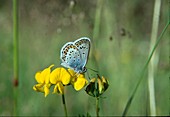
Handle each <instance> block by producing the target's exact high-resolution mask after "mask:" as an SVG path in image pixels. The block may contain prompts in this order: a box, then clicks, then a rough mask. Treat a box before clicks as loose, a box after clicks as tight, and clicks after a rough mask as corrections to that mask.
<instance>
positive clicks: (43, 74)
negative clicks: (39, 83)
mask: <svg viewBox="0 0 170 117" xmlns="http://www.w3.org/2000/svg"><path fill="white" fill-rule="evenodd" d="M53 66H54V65H50V66H49V67H48V68H46V69H44V70H43V71H42V72H41V77H43V78H44V80H45V83H46V84H48V83H49V82H50V72H51V68H52V67H53Z"/></svg>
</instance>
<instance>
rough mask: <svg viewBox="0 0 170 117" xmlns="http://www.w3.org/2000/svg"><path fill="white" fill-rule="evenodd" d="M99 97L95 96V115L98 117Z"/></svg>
mask: <svg viewBox="0 0 170 117" xmlns="http://www.w3.org/2000/svg"><path fill="white" fill-rule="evenodd" d="M99 110H100V108H99V97H96V116H97V117H99Z"/></svg>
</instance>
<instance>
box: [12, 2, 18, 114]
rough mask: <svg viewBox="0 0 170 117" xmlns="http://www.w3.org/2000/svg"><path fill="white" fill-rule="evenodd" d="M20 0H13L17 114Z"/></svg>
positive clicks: (15, 110) (14, 80)
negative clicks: (18, 0)
mask: <svg viewBox="0 0 170 117" xmlns="http://www.w3.org/2000/svg"><path fill="white" fill-rule="evenodd" d="M18 69H19V66H18V2H17V0H13V73H14V78H13V83H14V84H13V85H14V88H13V89H14V91H13V93H14V94H13V96H14V105H13V106H14V110H13V114H14V115H15V116H16V115H17V96H18V91H17V87H18V73H19V70H18Z"/></svg>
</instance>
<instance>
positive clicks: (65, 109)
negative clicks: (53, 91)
mask: <svg viewBox="0 0 170 117" xmlns="http://www.w3.org/2000/svg"><path fill="white" fill-rule="evenodd" d="M62 102H63V106H64V112H65V116H66V117H67V107H66V103H65V96H64V94H62Z"/></svg>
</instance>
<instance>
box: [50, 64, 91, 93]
mask: <svg viewBox="0 0 170 117" xmlns="http://www.w3.org/2000/svg"><path fill="white" fill-rule="evenodd" d="M50 83H51V84H55V86H54V91H53V93H59V94H64V86H66V85H70V84H72V85H73V87H74V89H75V90H76V91H79V90H80V89H82V88H83V87H84V86H85V85H86V84H87V83H88V81H87V80H86V79H85V77H84V74H76V73H75V72H74V71H73V70H71V69H68V70H66V69H64V68H62V67H60V68H56V69H54V70H53V71H52V72H51V75H50Z"/></svg>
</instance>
